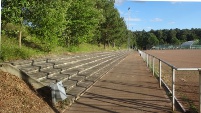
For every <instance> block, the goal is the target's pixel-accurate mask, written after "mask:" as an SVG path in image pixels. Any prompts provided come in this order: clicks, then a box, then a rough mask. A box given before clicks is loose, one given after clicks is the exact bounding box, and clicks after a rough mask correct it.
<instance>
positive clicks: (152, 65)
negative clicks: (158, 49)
mask: <svg viewBox="0 0 201 113" xmlns="http://www.w3.org/2000/svg"><path fill="white" fill-rule="evenodd" d="M138 52H139V54H140V56H141V57H142V58H143V60H144V61H145V62H146V64H147V67H149V68H150V69H151V71H152V72H153V75H155V74H157V72H155V60H156V59H157V60H158V62H159V65H158V66H159V67H158V74H157V76H158V78H159V87H160V88H161V84H162V83H163V84H164V85H165V87H166V88H167V89H168V90H169V93H171V94H172V95H171V96H172V97H171V98H172V111H175V101H176V102H177V103H178V104H179V106H180V107H181V108H182V110H183V111H184V112H186V110H185V109H184V108H183V107H182V105H181V103H180V102H179V101H178V99H177V98H176V96H175V75H176V74H175V71H198V72H199V109H198V112H199V113H201V68H177V67H175V66H173V65H171V64H169V63H168V62H166V61H164V60H162V59H160V58H157V57H156V56H153V55H150V54H148V53H145V52H143V51H141V50H138ZM150 57H152V59H150ZM161 63H164V64H166V65H167V66H169V67H170V68H171V72H172V75H171V76H172V81H171V86H172V87H171V90H170V88H169V87H168V86H167V85H166V83H165V82H164V80H162V78H161V77H162V64H161Z"/></svg>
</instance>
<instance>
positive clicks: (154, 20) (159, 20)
mask: <svg viewBox="0 0 201 113" xmlns="http://www.w3.org/2000/svg"><path fill="white" fill-rule="evenodd" d="M151 21H152V22H161V21H163V19H161V18H154V19H152V20H151Z"/></svg>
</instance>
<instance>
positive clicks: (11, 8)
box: [2, 0, 30, 48]
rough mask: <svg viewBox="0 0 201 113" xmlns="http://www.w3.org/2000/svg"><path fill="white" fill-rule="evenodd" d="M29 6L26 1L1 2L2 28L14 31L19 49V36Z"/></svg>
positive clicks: (5, 0)
mask: <svg viewBox="0 0 201 113" xmlns="http://www.w3.org/2000/svg"><path fill="white" fill-rule="evenodd" d="M29 6H30V3H29V1H27V0H14V1H11V0H3V1H2V28H3V29H4V30H5V29H6V28H8V27H9V29H11V30H14V31H16V32H17V33H18V41H19V47H20V48H21V36H22V31H23V29H24V26H23V22H24V17H25V13H26V8H27V7H29Z"/></svg>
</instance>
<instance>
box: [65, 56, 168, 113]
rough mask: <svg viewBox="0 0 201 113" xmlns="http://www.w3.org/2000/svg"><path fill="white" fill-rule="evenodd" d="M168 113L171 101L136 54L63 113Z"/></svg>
mask: <svg viewBox="0 0 201 113" xmlns="http://www.w3.org/2000/svg"><path fill="white" fill-rule="evenodd" d="M106 112H108V113H172V111H171V101H170V99H169V98H168V97H167V96H166V93H165V91H164V90H163V89H160V88H159V86H158V81H157V79H156V78H155V77H153V76H152V74H151V73H150V72H149V70H148V69H147V67H146V64H145V63H144V62H143V60H142V59H141V57H140V56H139V54H138V53H137V52H134V53H132V54H130V55H129V56H127V57H126V58H125V59H124V60H123V61H121V62H120V63H119V64H118V65H117V66H115V67H114V68H113V69H112V70H110V71H109V72H108V73H107V74H106V75H104V76H103V78H101V79H100V80H99V81H97V82H96V83H95V84H94V85H93V87H91V88H90V89H89V90H87V91H86V92H85V94H84V95H83V96H82V97H81V98H80V99H79V100H77V101H76V102H75V103H74V104H73V105H72V106H71V107H70V108H69V109H67V110H66V111H65V113H106Z"/></svg>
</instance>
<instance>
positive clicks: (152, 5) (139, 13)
mask: <svg viewBox="0 0 201 113" xmlns="http://www.w3.org/2000/svg"><path fill="white" fill-rule="evenodd" d="M115 7H116V8H117V9H118V11H119V13H120V15H121V17H124V20H125V21H126V24H127V26H129V27H128V28H129V29H130V30H132V31H136V30H138V31H142V30H143V29H144V30H145V31H149V30H151V29H153V30H159V29H175V28H179V29H186V28H187V29H191V28H201V2H170V1H166V2H164V1H163V2H161V1H151V2H150V1H138V2H136V1H135V2H134V1H131V0H130V1H128V0H115ZM129 7H130V10H129V11H128V8H129ZM128 20H129V21H128Z"/></svg>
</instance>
